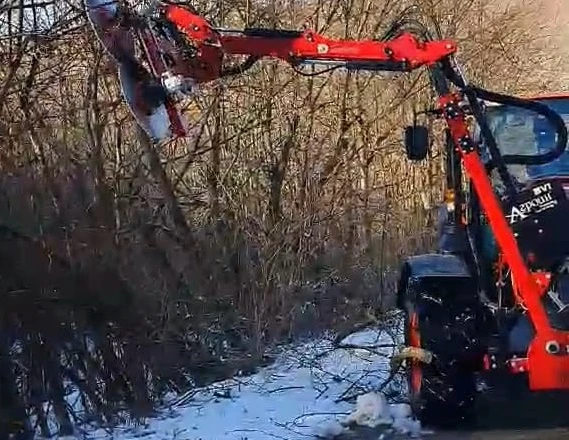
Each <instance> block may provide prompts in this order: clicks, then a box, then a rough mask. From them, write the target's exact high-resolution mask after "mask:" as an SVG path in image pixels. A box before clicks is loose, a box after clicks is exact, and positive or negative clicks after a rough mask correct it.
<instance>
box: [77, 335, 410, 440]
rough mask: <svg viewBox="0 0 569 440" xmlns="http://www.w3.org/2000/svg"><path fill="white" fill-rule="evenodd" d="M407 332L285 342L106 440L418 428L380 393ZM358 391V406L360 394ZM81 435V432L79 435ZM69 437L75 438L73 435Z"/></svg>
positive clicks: (254, 438)
mask: <svg viewBox="0 0 569 440" xmlns="http://www.w3.org/2000/svg"><path fill="white" fill-rule="evenodd" d="M398 342H399V336H398V335H397V334H391V333H390V332H388V331H385V330H377V329H373V330H370V329H368V330H363V331H360V332H358V333H355V334H352V335H350V336H348V337H347V338H345V339H343V340H342V341H341V342H340V344H339V346H338V345H335V344H334V340H333V338H331V337H330V338H323V339H319V340H314V341H309V342H306V343H304V344H300V345H296V346H290V347H286V348H283V349H282V350H281V352H280V353H279V354H278V356H277V359H276V362H275V363H274V364H272V365H270V366H268V367H265V368H263V369H262V370H260V371H259V372H258V373H257V374H255V375H252V376H249V377H235V378H232V379H229V380H226V381H223V382H219V383H215V384H213V385H211V386H208V387H205V388H202V389H197V390H196V389H194V390H191V391H190V392H188V393H187V394H186V395H183V396H177V397H175V398H174V399H173V400H172V401H171V402H170V404H169V407H168V408H164V409H163V411H162V413H161V415H160V416H159V417H156V418H154V419H151V420H148V421H147V422H146V423H145V424H144V425H142V426H137V427H134V428H132V427H121V428H118V429H116V430H115V431H114V432H113V433H112V434H110V433H108V432H106V431H104V430H102V429H99V430H95V429H93V430H90V431H89V432H88V434H83V435H82V436H81V437H80V438H82V439H90V440H99V439H101V440H102V439H109V440H110V439H113V440H131V439H135V438H140V437H144V438H145V439H146V440H166V439H172V440H221V439H224V440H268V439H287V440H300V439H304V440H306V439H311V438H312V439H315V438H318V439H334V438H336V437H338V436H341V434H342V433H344V431H345V430H347V429H348V426H349V425H351V426H353V425H354V424H355V425H361V426H365V427H369V428H373V429H376V428H377V429H378V437H379V436H380V434H381V432H383V428H385V429H388V428H389V429H390V431H392V432H393V431H397V432H398V433H402V434H410V435H413V436H415V435H418V434H419V433H420V432H421V426H420V424H419V423H418V422H417V421H415V420H414V419H413V418H412V417H411V411H410V409H409V406H408V405H406V404H389V403H388V401H387V398H386V396H385V395H384V394H382V393H379V392H377V390H379V389H381V386H382V384H384V382H385V381H386V378H387V377H388V375H389V359H390V357H391V356H392V354H393V353H394V352H395V350H396V348H397V344H398ZM356 396H357V401H356V405H355V407H354V405H353V403H350V402H353V400H354V399H355V398H356ZM77 438H79V437H77ZM68 440H70V439H69V438H68Z"/></svg>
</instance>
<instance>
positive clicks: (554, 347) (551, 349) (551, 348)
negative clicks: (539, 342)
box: [545, 341, 561, 354]
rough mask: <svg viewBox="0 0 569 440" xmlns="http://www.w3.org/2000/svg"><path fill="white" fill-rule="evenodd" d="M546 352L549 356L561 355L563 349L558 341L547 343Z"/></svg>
mask: <svg viewBox="0 0 569 440" xmlns="http://www.w3.org/2000/svg"><path fill="white" fill-rule="evenodd" d="M545 351H547V352H548V353H549V354H559V352H560V351H561V347H560V346H559V342H557V341H548V342H546V343H545Z"/></svg>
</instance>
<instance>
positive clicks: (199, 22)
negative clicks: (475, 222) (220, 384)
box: [160, 5, 569, 389]
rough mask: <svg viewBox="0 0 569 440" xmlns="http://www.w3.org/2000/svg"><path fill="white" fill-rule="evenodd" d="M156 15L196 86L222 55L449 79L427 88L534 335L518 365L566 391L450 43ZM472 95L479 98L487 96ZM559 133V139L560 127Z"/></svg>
mask: <svg viewBox="0 0 569 440" xmlns="http://www.w3.org/2000/svg"><path fill="white" fill-rule="evenodd" d="M160 12H161V16H162V17H164V18H166V20H167V21H168V22H170V23H171V24H173V25H174V26H175V27H176V28H177V30H178V31H179V32H180V33H181V34H182V35H183V36H184V38H185V40H186V41H185V46H187V47H188V48H190V49H191V50H189V51H188V52H189V56H187V60H186V62H187V64H188V65H187V66H186V70H187V72H186V74H187V76H188V77H191V78H192V79H193V80H194V81H196V82H197V83H206V82H209V81H213V80H216V79H218V78H220V77H222V76H224V72H223V61H224V60H223V58H224V56H225V55H248V56H249V60H250V61H252V63H248V64H249V66H250V65H252V64H253V63H254V62H255V61H257V60H258V59H260V58H263V57H271V58H278V59H281V60H284V61H285V62H287V63H289V64H291V65H293V66H296V65H299V64H302V63H324V64H328V65H330V64H331V65H335V66H338V67H344V68H347V69H351V70H368V71H395V72H408V71H411V70H414V69H417V68H420V67H429V68H431V72H432V73H433V72H438V73H437V75H438V76H439V77H440V78H443V79H444V81H442V82H445V81H447V80H448V82H449V83H452V84H454V85H455V86H456V88H457V89H459V91H458V92H452V91H450V90H449V87H448V83H446V82H445V85H444V86H442V85H441V84H442V82H441V81H439V80H436V79H435V77H436V75H435V76H432V79H433V86H434V88H435V90H436V92H437V94H438V96H439V98H438V107H439V110H440V112H441V113H442V114H443V115H444V118H445V120H446V122H447V125H448V127H449V130H450V133H451V136H452V138H453V141H454V145H455V148H456V150H457V151H458V153H459V154H460V156H461V158H462V163H463V165H464V168H465V170H466V172H467V174H468V175H469V177H470V178H471V179H472V182H473V185H474V188H475V190H476V192H477V194H478V197H479V199H480V202H481V204H482V207H483V209H484V212H485V214H486V216H487V218H488V221H489V223H490V226H491V228H492V230H493V232H494V235H495V237H496V241H497V242H498V245H499V247H500V249H501V252H502V254H503V255H504V258H505V260H506V263H507V264H508V266H509V267H510V269H511V272H512V278H513V280H514V284H515V286H514V287H515V288H516V289H517V291H518V293H519V296H520V297H521V300H522V301H523V302H524V304H525V306H527V309H528V314H529V316H530V318H531V321H532V323H533V326H534V328H535V331H536V336H535V338H534V340H533V342H532V344H531V346H530V348H529V351H528V358H527V361H526V362H525V368H526V369H527V370H529V380H530V386H531V388H532V389H569V332H562V331H558V330H555V329H553V328H552V327H551V325H550V323H549V320H548V317H547V314H546V312H545V308H544V306H543V304H542V297H543V295H544V294H545V293H546V292H547V290H548V288H549V284H550V274H548V273H544V272H537V273H532V272H531V271H530V270H529V269H528V267H527V265H526V264H525V261H524V258H523V256H522V254H521V252H520V250H519V248H518V245H517V241H516V239H515V237H514V235H513V232H512V230H511V228H510V227H509V225H508V222H507V220H506V217H505V215H504V213H503V210H502V208H501V205H500V202H499V200H498V198H497V196H496V195H495V193H494V190H493V188H492V185H491V182H490V179H489V177H488V175H487V174H486V171H485V168H484V164H483V163H482V161H481V159H480V156H479V154H478V152H477V149H476V147H475V145H474V143H473V140H472V138H471V136H470V132H469V129H468V125H467V122H466V115H465V112H464V110H463V109H462V107H461V106H460V105H459V104H460V102H461V101H462V100H463V99H465V98H466V99H467V100H468V101H469V103H470V106H471V108H472V109H478V116H477V115H476V112H473V114H474V115H475V117H476V118H477V120H478V122H479V123H481V124H483V125H485V124H486V122H485V120H484V116H483V115H481V112H482V110H481V108H480V106H479V104H478V101H477V99H478V95H475V93H474V92H473V90H474V88H473V87H469V86H467V85H466V84H464V82H463V81H462V80H461V79H457V78H458V76H457V74H456V72H454V73H450V72H449V69H450V70H452V67H450V66H451V63H450V62H449V61H450V58H451V56H452V55H453V54H454V53H455V52H456V50H457V48H456V44H455V43H454V42H452V41H448V40H439V41H421V40H419V39H418V38H416V37H415V36H414V35H413V34H411V33H405V32H402V33H400V34H399V36H397V37H394V38H392V39H390V40H387V41H375V40H368V41H353V40H352V41H350V40H334V39H328V38H326V37H324V36H322V35H319V34H317V33H315V32H314V31H310V30H305V31H302V32H296V31H279V30H264V29H245V30H243V31H231V30H221V29H215V28H213V27H212V26H211V25H210V24H209V23H208V22H207V21H206V20H205V19H204V18H202V17H200V16H199V15H196V14H194V13H192V12H191V11H189V10H187V9H185V8H181V7H179V6H175V5H164V6H163V7H162V10H161V11H160ZM245 64H247V63H245ZM478 90H479V92H478V93H486V94H491V92H485V91H480V89H478ZM494 95H496V96H497V94H494ZM484 99H486V98H484ZM512 99H513V98H512ZM518 101H519V100H518ZM559 119H560V118H559ZM561 123H562V120H561ZM486 127H487V125H486ZM563 129H564V130H565V132H564V134H563V137H564V138H565V140H566V138H567V132H566V129H565V126H564V124H563ZM559 142H563V141H559Z"/></svg>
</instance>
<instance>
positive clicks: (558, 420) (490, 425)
mask: <svg viewBox="0 0 569 440" xmlns="http://www.w3.org/2000/svg"><path fill="white" fill-rule="evenodd" d="M479 414H480V423H479V427H478V428H477V429H476V430H474V431H469V432H438V433H436V434H434V435H429V436H425V440H427V439H432V440H485V439H489V440H494V439H495V440H569V395H567V394H550V393H547V394H543V395H537V394H533V395H525V394H520V395H518V396H516V395H503V396H500V397H496V396H491V397H486V398H482V399H480V403H479Z"/></svg>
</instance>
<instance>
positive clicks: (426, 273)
mask: <svg viewBox="0 0 569 440" xmlns="http://www.w3.org/2000/svg"><path fill="white" fill-rule="evenodd" d="M400 274H401V275H400V277H399V282H398V285H397V298H396V306H397V308H398V309H400V310H404V309H405V294H406V292H407V287H408V283H409V280H410V279H417V278H431V277H432V278H434V277H436V278H471V274H470V271H469V269H468V266H467V264H466V262H465V261H464V260H463V259H462V258H460V257H459V256H457V255H453V254H436V253H432V254H423V255H415V256H411V257H409V258H407V259H406V260H405V261H404V262H403V264H402V266H401V271H400Z"/></svg>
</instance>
